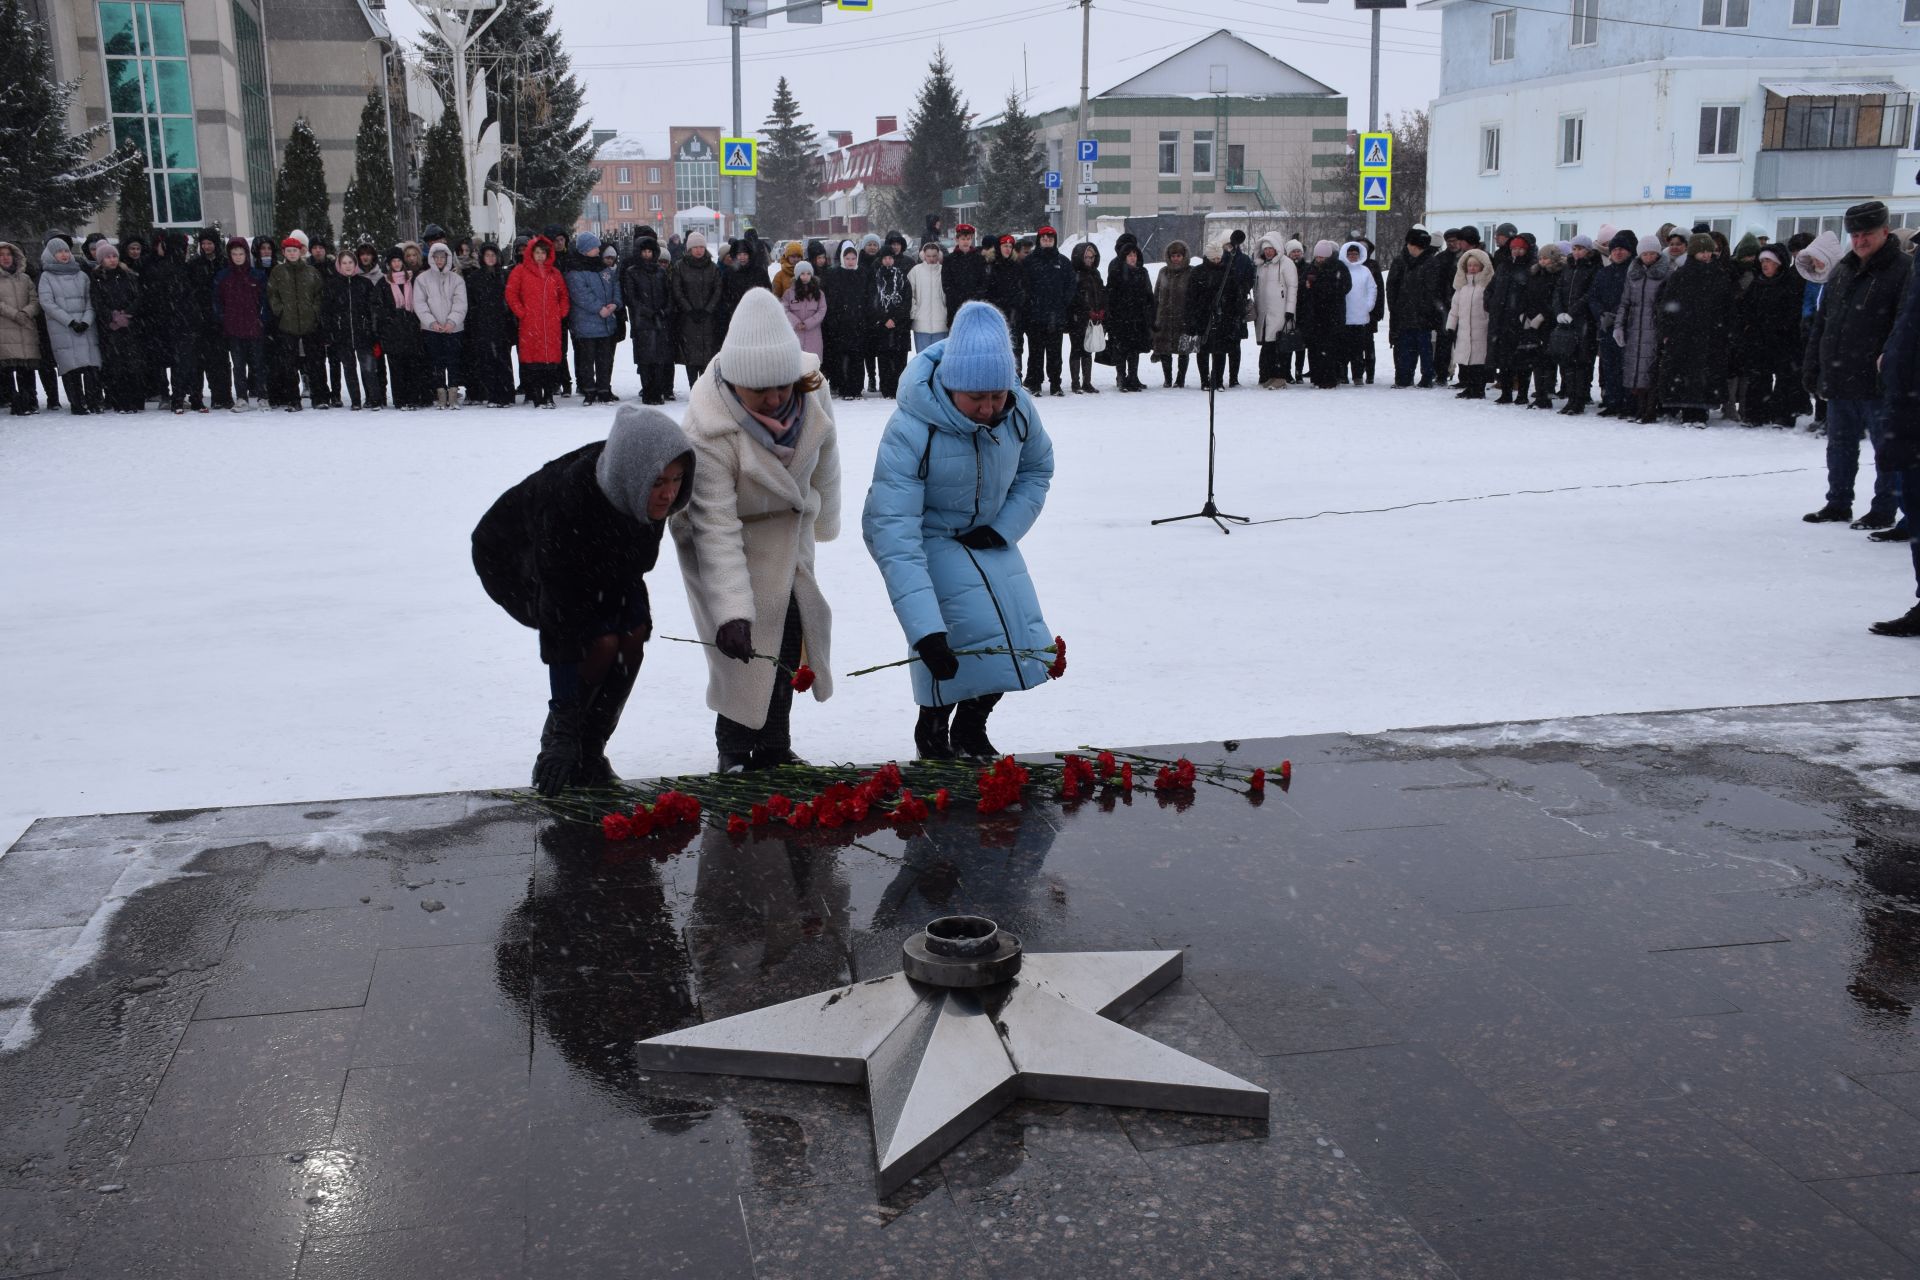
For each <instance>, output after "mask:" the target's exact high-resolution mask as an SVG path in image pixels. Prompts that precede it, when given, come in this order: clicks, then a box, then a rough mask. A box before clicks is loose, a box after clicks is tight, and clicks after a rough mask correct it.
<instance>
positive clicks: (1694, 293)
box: [1654, 259, 1734, 409]
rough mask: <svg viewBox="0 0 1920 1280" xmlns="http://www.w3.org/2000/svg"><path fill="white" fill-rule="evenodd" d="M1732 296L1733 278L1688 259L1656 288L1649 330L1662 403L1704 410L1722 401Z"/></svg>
mask: <svg viewBox="0 0 1920 1280" xmlns="http://www.w3.org/2000/svg"><path fill="white" fill-rule="evenodd" d="M1733 294H1734V288H1733V277H1732V276H1730V275H1729V274H1728V273H1727V272H1726V270H1725V269H1724V268H1722V267H1721V266H1720V264H1719V263H1718V262H1695V261H1693V260H1691V259H1689V260H1688V261H1687V263H1686V265H1684V266H1682V267H1680V268H1679V269H1678V270H1676V271H1675V272H1674V273H1673V274H1672V275H1670V276H1668V277H1667V282H1666V283H1665V284H1663V285H1661V286H1660V297H1659V306H1658V308H1657V310H1656V314H1655V317H1654V329H1655V332H1657V333H1658V334H1659V335H1660V399H1661V401H1662V403H1664V404H1667V405H1670V406H1672V407H1674V408H1681V409H1706V408H1713V407H1715V406H1717V405H1719V404H1721V403H1722V402H1723V401H1724V400H1725V399H1726V394H1727V387H1726V381H1727V346H1728V340H1729V338H1730V337H1731V335H1732V331H1733Z"/></svg>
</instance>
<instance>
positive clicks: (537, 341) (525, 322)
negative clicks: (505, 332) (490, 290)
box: [507, 236, 567, 409]
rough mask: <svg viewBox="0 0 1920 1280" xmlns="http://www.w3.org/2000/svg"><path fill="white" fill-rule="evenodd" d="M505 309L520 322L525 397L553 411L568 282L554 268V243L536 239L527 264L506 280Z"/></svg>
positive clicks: (518, 268)
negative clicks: (525, 386)
mask: <svg viewBox="0 0 1920 1280" xmlns="http://www.w3.org/2000/svg"><path fill="white" fill-rule="evenodd" d="M507 308H508V309H509V310H510V311H512V312H513V315H514V318H515V319H516V320H518V321H519V322H520V371H521V373H522V375H523V376H524V377H525V379H526V384H527V396H528V398H529V399H531V400H532V401H533V403H535V404H537V405H539V406H540V407H541V408H543V409H551V408H553V389H554V388H555V387H557V386H558V385H560V374H561V368H560V362H561V360H562V359H563V355H562V352H561V348H560V333H561V329H562V327H563V326H564V325H565V324H566V320H567V282H566V279H565V278H564V277H562V276H561V274H560V272H559V271H557V270H556V269H555V268H554V265H553V241H551V240H549V239H547V238H546V237H545V236H535V237H534V238H533V240H532V241H531V242H529V243H528V245H527V256H526V260H525V261H524V262H522V263H521V264H520V265H519V266H517V267H515V268H514V269H513V274H512V275H511V276H509V277H508V278H507Z"/></svg>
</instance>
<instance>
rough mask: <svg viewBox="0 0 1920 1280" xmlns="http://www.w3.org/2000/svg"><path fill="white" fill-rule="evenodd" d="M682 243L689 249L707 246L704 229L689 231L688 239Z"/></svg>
mask: <svg viewBox="0 0 1920 1280" xmlns="http://www.w3.org/2000/svg"><path fill="white" fill-rule="evenodd" d="M682 243H683V244H684V245H685V246H686V247H687V248H689V249H704V248H706V247H707V237H706V233H705V232H702V231H689V232H687V238H686V240H684V241H683V242H682Z"/></svg>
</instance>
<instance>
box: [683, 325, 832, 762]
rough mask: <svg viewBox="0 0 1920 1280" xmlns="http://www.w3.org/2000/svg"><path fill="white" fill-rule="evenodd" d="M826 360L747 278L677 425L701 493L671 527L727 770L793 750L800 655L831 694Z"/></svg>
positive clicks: (818, 685) (817, 688) (789, 756)
mask: <svg viewBox="0 0 1920 1280" xmlns="http://www.w3.org/2000/svg"><path fill="white" fill-rule="evenodd" d="M819 367H820V360H819V357H817V356H812V355H808V354H806V353H805V352H803V351H801V349H800V343H799V340H798V339H797V338H796V337H795V336H794V332H793V329H792V327H791V326H790V325H789V324H788V323H787V318H786V315H785V314H784V312H783V311H782V309H781V306H780V301H779V299H777V298H775V297H774V296H773V294H772V292H771V291H769V290H766V289H754V290H750V291H749V292H748V293H747V295H746V296H745V297H743V298H742V299H741V300H740V306H739V308H738V310H736V311H735V312H734V314H733V323H732V324H731V325H730V326H729V327H728V329H727V336H726V340H725V341H724V342H723V343H722V344H721V347H720V354H719V356H718V357H717V358H716V359H715V360H714V362H713V363H712V364H711V365H709V366H708V367H707V370H706V372H705V373H703V374H701V375H700V379H699V381H697V382H695V383H694V385H693V392H692V396H691V403H689V405H688V406H687V416H686V419H685V421H684V422H683V423H682V424H681V427H682V429H683V430H684V431H685V432H686V433H687V437H688V438H689V439H690V440H691V441H692V442H693V448H694V456H695V459H696V465H695V467H694V480H693V499H692V501H691V503H689V505H688V507H687V509H686V510H685V511H683V512H681V513H680V514H679V515H677V516H675V517H674V518H673V522H672V526H671V527H672V530H673V542H674V547H675V550H676V551H677V552H678V554H679V557H680V576H681V578H682V579H683V580H684V581H685V583H686V587H687V602H688V604H689V605H690V606H691V608H692V611H693V620H694V625H695V627H696V628H697V633H698V635H699V636H700V638H701V639H703V640H709V639H710V640H711V642H712V645H713V647H711V648H709V649H708V650H707V651H706V654H707V706H708V707H709V708H711V709H712V710H713V711H715V712H716V713H718V716H719V719H718V722H717V723H716V725H715V729H714V738H715V741H716V743H717V745H718V746H719V752H720V763H719V769H720V772H722V773H730V772H740V771H742V770H745V769H766V768H773V767H776V766H778V765H781V764H787V763H792V762H794V761H795V760H796V759H797V757H795V756H794V754H793V749H792V739H791V736H790V734H789V731H788V714H789V712H790V711H791V709H792V706H793V694H794V689H793V685H792V683H791V675H792V672H793V671H795V670H796V669H798V668H799V667H800V665H801V664H802V663H803V662H804V663H806V664H807V665H808V666H809V667H811V668H812V669H813V670H814V671H815V672H816V673H817V675H816V677H815V683H814V684H813V685H812V689H813V696H814V698H815V699H816V700H817V701H820V702H825V701H826V700H827V699H828V698H829V697H831V696H833V676H832V674H831V665H830V664H831V653H830V645H831V642H832V629H833V611H832V610H831V609H830V608H829V607H828V606H827V598H826V595H825V593H824V592H822V591H821V589H820V583H819V581H818V580H817V579H816V578H815V576H814V545H815V544H816V543H820V542H831V541H833V539H834V538H836V537H837V536H839V533H840V452H839V445H838V442H837V439H836V436H835V431H834V424H833V410H832V408H831V407H830V405H829V402H828V399H827V396H826V394H825V392H824V391H823V390H822V386H821V380H820V375H819ZM756 654H759V655H763V657H762V658H756V657H755V656H754V655H756ZM765 657H777V658H778V659H779V665H778V667H776V666H775V664H774V663H772V662H768V661H765V660H764V658H765Z"/></svg>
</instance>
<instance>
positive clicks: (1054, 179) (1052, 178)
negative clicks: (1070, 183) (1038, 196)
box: [1047, 169, 1060, 191]
mask: <svg viewBox="0 0 1920 1280" xmlns="http://www.w3.org/2000/svg"><path fill="white" fill-rule="evenodd" d="M1059 189H1060V171H1059V170H1058V169H1049V170H1047V190H1049V191H1058V190H1059Z"/></svg>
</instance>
